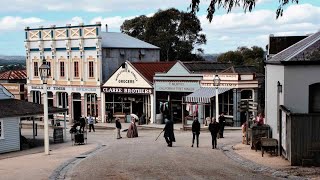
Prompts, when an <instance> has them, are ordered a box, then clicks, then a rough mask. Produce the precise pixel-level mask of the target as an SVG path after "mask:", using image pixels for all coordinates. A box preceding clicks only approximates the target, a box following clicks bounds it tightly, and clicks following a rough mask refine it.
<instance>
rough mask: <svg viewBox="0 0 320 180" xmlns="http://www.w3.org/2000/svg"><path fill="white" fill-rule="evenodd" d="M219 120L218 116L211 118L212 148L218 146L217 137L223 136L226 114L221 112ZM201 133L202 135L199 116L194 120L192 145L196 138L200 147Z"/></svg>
mask: <svg viewBox="0 0 320 180" xmlns="http://www.w3.org/2000/svg"><path fill="white" fill-rule="evenodd" d="M219 122H220V123H218V122H217V121H216V118H214V117H213V118H212V119H210V124H209V131H210V133H211V138H212V149H215V148H217V138H218V137H219V138H223V131H224V126H225V122H226V119H225V117H224V114H223V113H221V115H220V117H219ZM199 135H200V122H199V120H198V118H195V119H194V121H193V122H192V145H191V147H193V146H194V141H195V140H196V142H197V147H199Z"/></svg>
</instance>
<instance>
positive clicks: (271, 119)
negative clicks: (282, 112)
mask: <svg viewBox="0 0 320 180" xmlns="http://www.w3.org/2000/svg"><path fill="white" fill-rule="evenodd" d="M278 81H279V82H280V83H281V84H282V85H283V84H284V66H282V65H270V64H267V65H266V81H265V83H266V94H265V95H266V102H265V103H266V107H265V115H266V117H265V118H266V124H268V125H270V127H271V130H272V137H273V138H276V139H278V137H279V135H278V130H277V91H278V87H277V83H278ZM283 94H285V91H284V89H283V93H281V94H280V99H279V104H280V105H281V104H283Z"/></svg>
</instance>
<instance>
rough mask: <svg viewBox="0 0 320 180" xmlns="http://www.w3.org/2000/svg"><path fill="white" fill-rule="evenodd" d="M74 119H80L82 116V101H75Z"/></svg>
mask: <svg viewBox="0 0 320 180" xmlns="http://www.w3.org/2000/svg"><path fill="white" fill-rule="evenodd" d="M72 107H73V119H74V121H78V120H80V117H81V101H73V106H72Z"/></svg>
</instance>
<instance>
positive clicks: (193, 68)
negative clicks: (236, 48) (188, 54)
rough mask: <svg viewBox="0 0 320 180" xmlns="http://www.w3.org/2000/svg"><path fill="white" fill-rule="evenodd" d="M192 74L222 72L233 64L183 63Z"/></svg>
mask: <svg viewBox="0 0 320 180" xmlns="http://www.w3.org/2000/svg"><path fill="white" fill-rule="evenodd" d="M182 63H183V64H184V65H185V67H187V68H188V69H189V71H190V72H212V71H214V72H220V71H223V70H225V69H227V68H229V67H231V66H232V64H231V63H218V62H209V61H188V62H182Z"/></svg>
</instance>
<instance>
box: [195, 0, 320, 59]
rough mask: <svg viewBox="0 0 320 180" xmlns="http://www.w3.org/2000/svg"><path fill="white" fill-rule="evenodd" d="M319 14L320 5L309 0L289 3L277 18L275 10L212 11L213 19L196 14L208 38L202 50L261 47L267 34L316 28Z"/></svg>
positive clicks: (314, 30) (221, 50)
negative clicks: (301, 2)
mask: <svg viewBox="0 0 320 180" xmlns="http://www.w3.org/2000/svg"><path fill="white" fill-rule="evenodd" d="M264 2H267V1H264ZM261 3H262V2H261ZM319 17H320V7H317V6H313V5H310V4H299V5H291V6H288V8H287V9H286V10H285V11H284V16H283V17H280V18H279V19H278V20H277V19H276V18H275V10H255V11H253V12H251V13H243V12H239V13H229V14H223V15H215V16H214V17H213V20H212V23H209V22H208V20H207V19H206V17H205V15H203V16H199V19H200V21H201V23H202V28H203V31H204V32H205V33H206V35H207V39H208V42H207V45H206V46H203V48H204V49H205V53H216V52H225V51H228V50H234V49H236V48H237V47H239V46H248V47H251V46H253V45H258V46H261V47H263V48H264V47H265V45H267V43H268V37H269V35H270V34H274V35H278V36H279V35H286V36H290V35H305V34H308V33H310V32H313V33H314V32H316V31H318V30H319V27H320V21H319ZM226 37H228V38H226ZM222 39H223V41H221V40H222Z"/></svg>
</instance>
